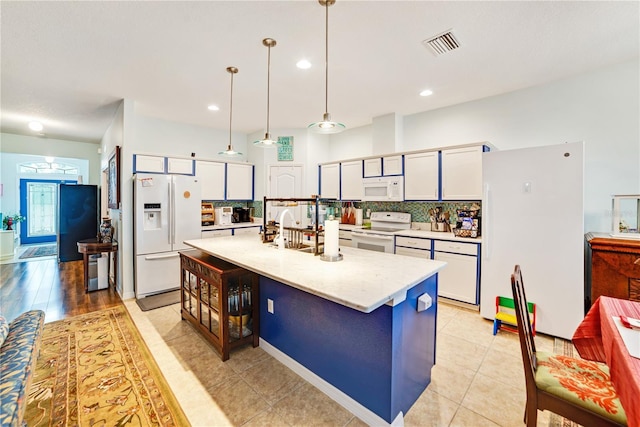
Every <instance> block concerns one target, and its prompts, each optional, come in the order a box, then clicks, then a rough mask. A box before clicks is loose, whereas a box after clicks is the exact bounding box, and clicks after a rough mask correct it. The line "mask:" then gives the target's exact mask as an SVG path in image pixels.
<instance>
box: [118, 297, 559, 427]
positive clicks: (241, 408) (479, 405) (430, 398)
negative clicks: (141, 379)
mask: <svg viewBox="0 0 640 427" xmlns="http://www.w3.org/2000/svg"><path fill="white" fill-rule="evenodd" d="M125 305H126V306H127V309H128V310H129V312H130V313H131V316H132V318H133V319H134V322H135V323H136V325H137V327H138V329H139V330H140V332H141V334H142V336H143V337H144V339H145V341H146V343H147V345H148V347H149V348H150V349H151V351H152V353H153V355H154V357H155V359H156V361H157V362H158V365H159V366H160V369H161V370H162V372H163V374H164V376H165V378H166V379H167V381H168V383H169V385H170V386H171V388H172V390H173V392H174V394H175V396H176V398H177V399H178V401H179V402H180V404H181V406H182V408H183V410H184V412H185V414H186V415H187V417H188V418H189V420H190V422H191V424H192V425H193V426H216V427H217V426H247V427H253V426H314V425H317V426H319V425H322V426H349V427H354V426H363V425H365V424H364V423H363V422H362V421H360V420H359V419H358V418H356V417H355V416H354V415H352V414H351V413H350V412H349V411H347V410H346V409H344V408H343V407H342V406H340V405H338V404H337V403H335V402H334V401H333V400H331V399H330V398H328V397H327V396H326V395H324V394H323V393H322V392H320V391H319V390H317V389H316V388H315V387H313V386H312V385H310V384H309V383H307V382H306V381H305V380H303V379H302V378H300V377H299V376H298V375H296V374H295V373H293V372H292V371H291V370H289V369H288V368H287V367H285V366H284V365H282V364H281V363H280V362H278V361H276V360H275V359H274V358H273V357H271V356H270V355H268V354H267V353H265V352H264V351H263V350H261V349H260V348H259V347H258V348H253V347H251V346H247V347H244V348H240V349H237V350H235V351H233V352H232V353H231V358H230V359H229V360H228V361H227V362H224V363H223V362H222V361H221V360H220V358H219V356H218V354H217V353H216V351H215V350H214V349H213V347H212V346H210V345H209V344H208V343H207V342H206V341H205V340H204V338H202V337H201V336H200V335H199V334H198V333H197V332H195V330H194V329H193V328H192V327H191V326H190V325H189V324H188V323H187V322H183V321H181V320H180V305H179V304H174V305H171V306H168V307H163V308H159V309H156V310H151V311H147V312H142V311H141V310H140V308H139V307H138V305H137V304H136V303H135V300H128V301H125ZM492 326H493V323H492V322H491V321H488V320H486V319H483V318H482V317H480V315H479V314H478V313H477V312H473V311H469V310H467V309H464V308H460V307H457V306H453V305H448V304H443V303H440V304H439V305H438V333H437V344H436V348H437V350H436V366H435V367H434V368H433V370H432V382H431V384H430V385H429V387H427V389H426V390H425V391H424V393H423V394H422V395H421V396H420V398H419V399H418V400H417V401H416V403H415V404H414V405H413V406H412V408H411V409H410V410H409V411H408V413H407V414H406V415H405V418H404V423H405V426H416V427H417V426H420V427H427V426H451V427H453V426H473V427H482V426H505V427H512V426H522V425H524V424H523V421H522V418H523V415H524V405H525V386H524V372H523V369H522V359H521V355H520V347H519V342H518V337H517V335H515V334H512V333H509V332H505V331H501V332H498V334H497V335H496V336H494V335H493V334H492ZM553 342H554V340H553V338H551V337H546V336H544V335H541V334H538V336H537V337H536V345H537V348H538V350H542V351H548V352H552V351H553ZM548 423H549V413H548V412H546V411H545V412H540V413H539V414H538V425H539V426H547V425H548Z"/></svg>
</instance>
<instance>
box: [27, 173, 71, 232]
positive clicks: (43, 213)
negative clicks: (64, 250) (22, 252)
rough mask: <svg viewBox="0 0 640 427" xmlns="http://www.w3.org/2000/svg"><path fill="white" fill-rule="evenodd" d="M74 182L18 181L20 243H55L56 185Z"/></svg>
mask: <svg viewBox="0 0 640 427" xmlns="http://www.w3.org/2000/svg"><path fill="white" fill-rule="evenodd" d="M61 183H67V184H75V183H76V181H61V180H47V179H21V180H20V215H22V216H23V217H25V220H24V222H23V223H22V224H21V225H20V243H21V244H23V245H27V244H33V243H48V242H55V241H56V236H57V234H58V229H57V223H58V185H59V184H61Z"/></svg>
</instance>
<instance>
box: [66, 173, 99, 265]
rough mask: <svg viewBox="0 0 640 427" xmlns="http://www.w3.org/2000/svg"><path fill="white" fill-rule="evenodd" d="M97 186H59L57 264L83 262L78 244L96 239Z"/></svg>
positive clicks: (97, 220)
mask: <svg viewBox="0 0 640 427" xmlns="http://www.w3.org/2000/svg"><path fill="white" fill-rule="evenodd" d="M98 212H99V211H98V186H97V185H74V184H60V187H59V188H58V239H57V240H58V262H67V261H76V260H81V259H82V254H81V253H79V252H78V244H77V243H78V241H79V240H84V239H95V238H96V237H97V236H98V224H99V221H100V218H99V214H98Z"/></svg>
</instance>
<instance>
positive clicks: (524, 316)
mask: <svg viewBox="0 0 640 427" xmlns="http://www.w3.org/2000/svg"><path fill="white" fill-rule="evenodd" d="M511 290H512V291H513V301H514V303H515V311H516V320H517V322H518V335H519V337H520V349H521V351H522V360H523V363H524V375H525V379H526V383H527V391H532V390H533V392H534V393H535V388H536V385H535V372H536V368H537V366H536V343H535V341H534V338H533V330H532V328H531V319H530V318H529V310H528V304H527V297H526V295H525V292H524V282H523V280H522V271H521V270H520V266H519V265H516V266H515V269H514V272H513V274H512V275H511Z"/></svg>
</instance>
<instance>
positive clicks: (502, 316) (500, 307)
mask: <svg viewBox="0 0 640 427" xmlns="http://www.w3.org/2000/svg"><path fill="white" fill-rule="evenodd" d="M527 311H528V312H529V321H530V322H531V329H532V330H533V335H534V336H535V334H536V305H535V304H534V303H532V302H530V303H527ZM499 329H504V330H507V331H509V332H515V333H516V334H517V333H518V321H517V319H516V312H515V304H514V302H513V299H512V298H507V297H500V296H498V297H496V316H495V319H494V320H493V335H495V334H497V333H498V330H499Z"/></svg>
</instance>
